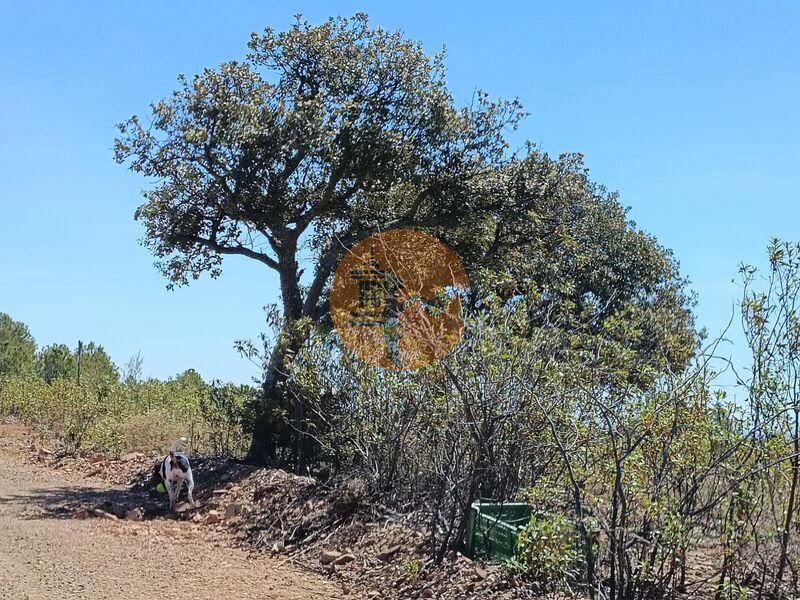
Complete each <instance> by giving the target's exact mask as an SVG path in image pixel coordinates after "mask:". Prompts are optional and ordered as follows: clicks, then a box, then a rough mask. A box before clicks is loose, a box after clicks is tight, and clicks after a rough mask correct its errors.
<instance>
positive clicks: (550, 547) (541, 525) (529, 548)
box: [511, 514, 581, 582]
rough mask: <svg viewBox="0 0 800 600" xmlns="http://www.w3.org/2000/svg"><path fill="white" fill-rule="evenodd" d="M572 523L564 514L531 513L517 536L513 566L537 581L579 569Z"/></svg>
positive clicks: (555, 578) (566, 576) (573, 573)
mask: <svg viewBox="0 0 800 600" xmlns="http://www.w3.org/2000/svg"><path fill="white" fill-rule="evenodd" d="M577 541H578V540H577V533H576V530H575V526H574V525H573V524H572V523H570V522H569V521H568V520H567V519H566V518H565V517H564V515H561V514H554V515H552V516H541V515H535V514H534V515H532V516H531V520H530V522H529V523H528V525H527V526H526V527H525V529H523V530H522V531H521V532H520V533H519V536H518V539H517V554H516V556H515V558H514V560H513V561H512V565H511V566H512V567H513V568H514V569H515V570H518V571H523V572H525V573H526V574H528V575H530V576H531V577H532V578H533V579H535V580H537V581H540V582H553V581H563V580H567V579H572V578H574V577H575V576H576V575H577V574H578V573H579V571H580V560H581V559H580V553H579V552H578V549H577Z"/></svg>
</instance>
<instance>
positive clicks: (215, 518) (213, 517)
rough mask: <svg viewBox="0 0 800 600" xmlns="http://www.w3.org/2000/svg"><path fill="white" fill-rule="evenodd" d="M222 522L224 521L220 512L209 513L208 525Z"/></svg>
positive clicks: (206, 521)
mask: <svg viewBox="0 0 800 600" xmlns="http://www.w3.org/2000/svg"><path fill="white" fill-rule="evenodd" d="M220 521H222V515H220V514H219V511H218V510H210V511H208V514H207V515H206V520H205V524H206V525H213V524H214V523H219V522H220Z"/></svg>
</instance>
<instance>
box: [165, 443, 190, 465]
mask: <svg viewBox="0 0 800 600" xmlns="http://www.w3.org/2000/svg"><path fill="white" fill-rule="evenodd" d="M185 441H186V438H185V437H179V438H178V439H177V440H175V441H174V442H172V446H170V447H169V462H170V464H172V466H173V467H176V466H177V465H178V461H176V460H175V453H176V452H177V451H178V448H180V447H181V444H182V443H183V442H185Z"/></svg>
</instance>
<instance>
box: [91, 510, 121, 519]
mask: <svg viewBox="0 0 800 600" xmlns="http://www.w3.org/2000/svg"><path fill="white" fill-rule="evenodd" d="M89 512H91V513H92V514H93V515H94V516H95V517H101V518H103V519H109V520H111V521H119V517H117V515H112V514H111V513H108V512H106V511H104V510H103V509H102V508H93V509H92V510H91V511H89Z"/></svg>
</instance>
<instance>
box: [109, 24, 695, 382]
mask: <svg viewBox="0 0 800 600" xmlns="http://www.w3.org/2000/svg"><path fill="white" fill-rule="evenodd" d="M249 49H250V52H249V54H248V55H247V56H246V58H245V59H244V60H242V61H231V62H227V63H223V64H222V65H220V66H219V67H218V68H216V69H211V68H209V69H205V70H204V71H202V72H201V73H199V74H197V75H195V76H193V77H186V76H184V75H181V76H180V77H179V85H178V88H177V89H176V90H175V91H174V92H173V93H172V94H171V95H169V96H168V97H166V98H165V99H163V100H161V101H159V102H157V103H155V104H154V105H152V114H151V116H150V118H149V120H146V121H144V120H142V119H140V118H139V117H136V116H135V117H132V118H130V119H129V120H127V121H126V122H124V123H122V124H121V125H120V132H121V134H120V136H119V138H118V139H117V140H116V159H117V161H118V162H120V163H127V164H128V165H129V166H130V168H131V169H133V170H134V171H136V172H138V173H141V174H142V175H144V176H146V177H148V178H150V179H151V180H153V181H154V182H155V183H154V184H153V185H152V186H151V187H150V188H149V189H148V190H147V191H146V192H145V193H144V196H145V202H144V203H143V204H142V205H141V206H140V207H139V208H138V209H137V211H136V215H135V216H136V218H137V219H139V220H140V221H142V222H143V224H144V228H145V234H144V238H143V243H144V245H145V246H146V247H148V248H149V249H150V250H151V251H152V253H153V254H154V256H155V257H156V264H157V266H158V267H159V268H160V270H161V271H162V272H163V273H164V275H165V276H166V277H167V279H168V281H169V285H170V286H173V285H183V284H187V283H188V282H190V281H191V280H192V279H196V278H198V277H199V276H200V275H201V274H202V273H204V272H207V273H209V274H210V275H211V276H212V277H216V276H218V275H219V274H220V272H221V269H222V261H223V258H224V257H225V256H228V255H240V256H245V257H248V258H250V259H253V260H255V261H258V262H259V263H262V264H264V265H265V266H267V267H269V268H271V269H274V270H275V271H277V273H278V275H279V279H280V287H281V289H280V291H281V308H282V317H283V319H284V329H283V331H282V333H281V335H280V336H279V337H278V343H276V344H275V346H274V347H273V350H272V353H271V355H270V358H269V360H268V361H267V364H266V372H265V386H264V394H265V397H269V396H270V395H271V394H273V393H274V392H275V388H274V383H275V380H276V379H277V378H279V376H280V375H279V374H280V372H282V371H283V370H284V369H283V368H282V367H283V363H284V360H285V358H286V357H287V356H289V355H292V354H294V353H295V352H296V351H297V350H298V349H299V347H300V346H302V344H303V343H304V342H305V341H306V340H307V337H308V329H307V326H308V325H309V324H311V325H313V324H319V323H321V322H324V320H325V319H326V316H327V306H326V302H327V293H328V290H329V286H330V280H331V277H332V274H333V271H334V269H335V267H336V265H337V264H338V262H339V260H340V258H341V256H342V255H343V253H344V252H345V251H346V250H347V249H348V248H349V247H351V246H352V245H353V244H354V243H356V242H357V241H359V240H361V239H363V238H365V237H366V236H368V235H370V234H373V233H376V232H379V231H385V230H388V229H392V228H397V227H413V228H417V229H421V230H424V231H426V232H428V233H431V234H433V235H436V236H438V237H439V238H440V239H442V240H443V241H444V242H446V243H448V244H449V245H451V247H453V248H454V250H455V251H456V252H457V253H458V255H459V256H460V258H461V260H462V261H463V262H464V265H465V267H466V268H467V271H468V273H469V274H470V278H471V280H472V281H473V282H474V284H475V296H476V297H475V299H474V300H475V302H476V303H477V304H480V302H481V301H488V299H489V298H495V300H497V301H504V302H512V301H516V300H519V299H520V298H524V299H525V301H526V302H527V303H528V305H529V313H530V326H531V327H533V326H542V325H547V326H553V325H555V326H558V327H561V328H563V329H564V330H565V331H567V332H571V333H573V334H575V336H576V337H575V339H573V341H572V342H571V344H572V345H573V346H574V347H575V348H577V349H578V350H581V351H585V352H586V356H599V355H602V354H606V355H609V356H611V355H613V356H612V359H613V360H616V361H618V362H620V363H624V362H627V363H628V369H627V371H628V372H629V373H631V374H633V373H634V372H635V371H636V370H637V369H636V366H635V365H637V364H648V365H653V364H654V361H653V358H654V357H657V358H659V360H660V367H658V368H656V370H663V369H681V368H682V367H683V366H685V364H686V363H687V361H688V359H689V357H690V356H691V353H692V351H693V349H694V347H695V334H694V331H693V325H694V323H693V318H692V316H691V312H690V304H691V298H690V297H689V296H688V294H687V292H686V282H685V281H684V280H683V279H682V278H681V277H680V274H679V271H678V267H677V263H676V262H675V261H674V259H673V258H672V257H671V255H670V253H669V252H668V251H666V250H665V249H663V248H662V247H660V246H659V245H658V243H657V242H656V240H655V239H654V238H652V236H649V235H647V234H645V233H644V232H642V231H640V230H639V229H637V228H636V226H635V225H634V224H633V223H632V222H630V221H629V220H628V218H627V215H626V211H625V209H624V208H623V207H622V206H621V205H620V204H619V202H618V200H617V198H616V196H615V195H614V194H610V193H608V192H607V191H606V190H605V189H604V188H603V187H602V186H600V185H598V184H596V183H594V182H592V181H591V180H590V179H589V176H588V173H587V171H586V169H585V167H584V166H583V163H582V159H581V157H580V156H579V155H564V156H561V157H559V158H557V159H555V158H551V157H549V156H547V155H546V154H544V153H542V152H541V151H539V150H538V149H537V148H536V147H534V146H532V145H527V146H524V147H523V148H522V149H521V150H520V151H519V152H511V151H510V150H509V143H508V141H507V137H508V132H509V130H511V129H515V128H516V127H517V126H518V124H519V122H520V120H521V119H522V118H523V116H524V113H523V111H522V108H521V105H520V103H519V102H518V101H517V100H512V101H503V100H493V99H491V98H490V97H489V96H488V94H486V93H484V92H476V93H475V95H474V97H473V99H472V101H471V103H470V104H469V105H467V106H458V105H457V103H456V102H455V101H454V99H453V97H452V95H451V94H450V92H449V90H448V89H447V85H446V82H445V68H444V62H443V61H444V56H443V54H442V53H440V54H436V55H434V56H428V55H426V54H425V52H424V51H423V49H422V46H421V44H420V43H419V42H416V41H413V40H409V39H408V38H406V37H405V36H404V35H403V34H402V33H400V32H388V31H385V30H384V29H382V28H380V27H372V26H371V25H370V23H369V21H368V19H367V17H366V15H363V14H358V15H356V16H354V17H352V18H332V19H329V20H328V21H326V22H324V23H322V24H320V25H311V24H309V23H307V22H304V21H302V20H301V19H300V18H298V20H297V22H296V23H295V24H294V25H293V26H292V27H290V28H289V29H288V30H287V31H285V32H275V31H274V30H272V29H270V28H268V29H266V30H265V31H264V32H263V33H261V34H253V36H252V38H251V40H250V43H249ZM307 269H308V270H309V271H310V272H309V276H307V277H303V274H304V271H305V270H307ZM481 299H482V300H481ZM609 347H610V348H612V351H609V349H608V348H609ZM631 358H633V359H635V360H633V361H631V360H630V359H631ZM645 379H647V378H645Z"/></svg>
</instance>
